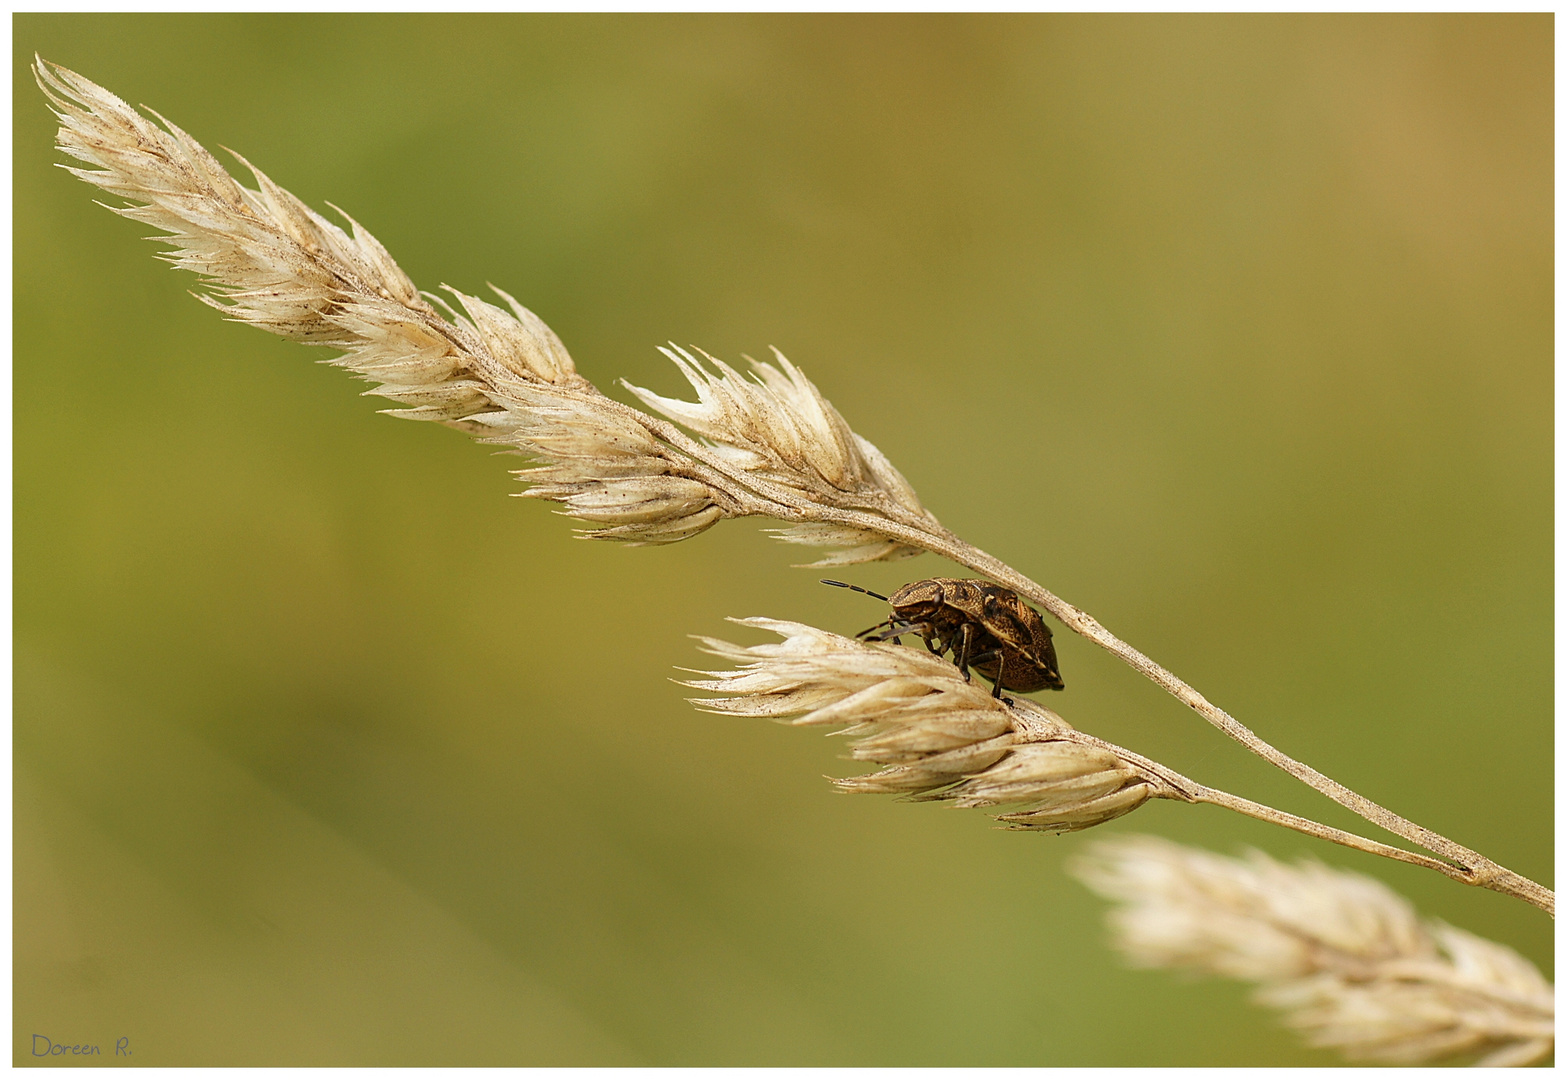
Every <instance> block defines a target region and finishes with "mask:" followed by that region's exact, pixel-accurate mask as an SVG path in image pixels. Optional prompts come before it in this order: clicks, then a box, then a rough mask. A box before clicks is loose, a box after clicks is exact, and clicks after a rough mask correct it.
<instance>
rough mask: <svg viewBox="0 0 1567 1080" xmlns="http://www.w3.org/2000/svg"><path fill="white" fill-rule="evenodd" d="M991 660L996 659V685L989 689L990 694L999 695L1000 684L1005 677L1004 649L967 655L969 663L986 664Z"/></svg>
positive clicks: (1005, 653) (1005, 657) (1005, 652)
mask: <svg viewBox="0 0 1567 1080" xmlns="http://www.w3.org/2000/svg"><path fill="white" fill-rule="evenodd" d="M992 660H994V661H996V686H995V689H994V690H992V691H991V695H990V696H991V697H1000V696H1001V684H1002V683H1003V682H1004V681H1005V680H1006V677H1007V651H1006V650H1005V649H992V650H991V651H990V652H986V653H980V654H978V655H977V656H971V657H969V663H971V664H988V663H990V661H992Z"/></svg>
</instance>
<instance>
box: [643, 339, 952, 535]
mask: <svg viewBox="0 0 1567 1080" xmlns="http://www.w3.org/2000/svg"><path fill="white" fill-rule="evenodd" d="M660 351H661V352H663V354H664V355H665V356H667V357H669V359H670V360H671V361H672V362H673V363H674V364H675V366H676V367H678V368H679V369H680V373H681V374H682V375H684V376H685V377H686V379H687V381H688V382H690V383H691V386H692V389H694V390H695V391H696V395H697V400H696V401H694V402H692V401H680V400H679V399H677V398H666V397H661V396H659V395H658V394H655V393H653V392H652V391H651V390H644V389H643V388H642V387H640V386H633V385H631V384H630V383H624V385H625V387H626V389H628V390H630V391H631V392H632V393H633V394H635V395H636V396H637V397H638V398H640V399H641V400H642V403H643V404H644V405H647V406H648V407H649V408H651V409H656V410H657V411H658V412H661V413H663V414H664V415H665V416H667V417H669V418H670V419H671V420H674V421H676V422H677V423H679V424H681V425H682V426H683V427H685V428H686V429H687V430H690V431H693V432H695V433H696V434H697V435H698V436H700V437H701V438H703V439H704V440H706V444H707V445H708V446H709V447H710V448H711V449H712V450H713V451H714V452H715V453H717V454H719V455H720V456H721V457H722V458H723V459H724V460H725V461H726V462H729V463H730V464H732V465H734V466H735V467H737V468H739V469H742V470H744V471H745V472H746V473H750V474H754V475H756V476H757V477H759V478H762V479H765V480H769V481H771V482H773V483H776V484H780V485H783V486H785V487H789V488H793V489H795V490H796V491H798V492H800V493H801V494H803V495H806V496H815V497H819V498H821V499H822V500H823V501H824V502H825V503H826V504H827V505H837V506H846V507H857V508H871V509H880V508H882V507H883V506H885V505H886V504H888V503H891V504H893V505H895V506H896V507H898V508H899V509H901V510H903V511H904V512H905V513H907V514H908V515H910V516H913V517H915V518H923V519H926V520H927V521H928V522H929V523H930V524H932V525H934V524H935V522H936V519H935V518H934V517H933V516H932V515H931V514H930V512H929V511H927V510H926V509H925V508H924V507H923V506H921V505H920V501H919V498H918V496H916V495H915V494H914V489H913V488H912V487H911V486H910V485H909V482H908V481H907V480H905V479H904V478H903V474H902V473H900V472H898V470H897V469H895V468H893V466H892V463H891V462H889V461H888V460H887V459H886V457H885V456H883V454H882V452H881V451H880V450H878V449H876V447H874V446H872V445H871V444H870V443H869V442H867V441H866V440H864V439H862V438H860V437H859V436H858V435H856V434H855V433H854V432H853V431H851V430H849V425H848V424H846V423H845V422H844V419H843V417H842V416H840V415H838V410H837V409H835V408H833V407H832V404H831V403H830V402H829V401H828V400H827V399H826V398H824V397H823V396H822V393H821V391H820V390H818V389H816V387H815V386H814V385H812V383H811V381H810V380H809V379H807V378H806V377H805V376H804V375H803V374H801V373H800V370H799V369H798V368H796V367H795V366H794V365H793V364H791V363H789V361H788V360H787V359H785V358H784V355H783V354H782V353H781V352H779V351H778V350H777V349H774V350H773V358H774V359H775V360H776V361H777V364H776V366H775V365H773V364H769V363H766V362H764V361H760V360H752V361H750V363H751V371H752V373H753V374H754V376H755V377H754V378H752V379H747V378H746V377H745V376H743V375H741V374H740V373H739V372H738V371H736V370H735V369H734V368H732V367H730V366H729V365H728V364H726V363H724V362H723V361H722V360H718V359H715V358H714V357H712V356H709V355H708V354H707V353H702V356H703V358H704V359H705V360H706V361H707V362H708V364H710V365H712V367H713V369H714V371H709V370H707V368H705V367H703V365H702V363H701V361H699V360H697V358H696V357H694V356H692V355H691V354H690V353H689V352H687V351H686V350H684V349H678V348H668V349H662V350H660ZM699 351H700V350H699ZM715 372H716V374H715ZM776 535H777V536H778V537H779V539H781V540H784V541H786V542H788V543H792V544H808V545H811V546H815V547H837V548H842V549H844V550H842V551H839V552H837V553H835V554H833V555H830V556H828V557H827V558H825V559H822V560H821V561H819V562H816V563H812V564H811V565H813V566H841V565H844V564H846V563H858V562H872V561H876V560H886V559H899V558H905V557H907V556H910V555H918V554H919V553H920V551H921V550H922V549H920V548H917V547H913V546H910V545H908V544H899V543H896V542H894V541H892V540H889V539H887V538H886V537H885V536H882V535H880V534H878V533H874V532H869V531H867V530H864V529H855V528H850V527H848V526H844V525H835V524H827V523H822V522H813V523H808V524H803V525H796V526H794V527H792V528H788V529H780V530H777V533H776Z"/></svg>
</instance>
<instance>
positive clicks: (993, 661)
mask: <svg viewBox="0 0 1567 1080" xmlns="http://www.w3.org/2000/svg"><path fill="white" fill-rule="evenodd" d="M826 584H828V585H838V586H841V587H843V588H846V589H854V590H855V591H856V592H863V593H866V595H868V596H874V597H876V598H877V599H878V600H886V601H887V602H888V603H890V604H891V605H892V618H890V619H888V620H887V621H886V622H882V623H877V624H876V625H875V626H873V627H871V628H870V629H868V630H865V631H862V632H861V633H860V635H859V636H860V637H862V638H866V639H867V640H870V641H887V640H888V639H891V638H898V637H901V636H902V635H904V634H918V635H919V636H920V637H921V638H922V639H924V641H925V647H926V648H927V649H929V650H930V651H931V652H933V653H936V654H937V655H945V654H946V653H949V652H950V653H951V654H952V659H953V663H955V664H957V666H958V668H959V669H960V670H961V671H962V672H963V674H964V677H965V678H966V677H967V676H968V669H969V668H970V667H972V668H973V669H974V670H975V671H978V672H979V673H980V674H981V675H983V676H985V678H987V679H989V680H990V681H991V682H992V683H994V684H995V687H996V694H997V696H1000V694H1001V691H1002V690H1016V691H1018V692H1019V693H1024V694H1027V693H1031V692H1032V691H1035V690H1061V689H1064V688H1065V686H1066V684H1065V683H1063V682H1062V681H1061V673H1060V671H1059V670H1058V669H1057V668H1056V650H1055V645H1054V644H1052V643H1051V640H1050V628H1049V627H1048V626H1046V625H1045V620H1044V619H1042V618H1041V617H1040V615H1039V612H1037V611H1035V610H1034V609H1033V608H1031V607H1029V606H1028V605H1027V604H1025V603H1024V602H1023V600H1022V598H1021V597H1020V596H1018V594H1017V593H1015V592H1013V591H1012V590H1011V589H1008V588H1006V587H1005V586H1002V585H996V584H993V583H991V582H989V581H976V580H972V579H968V578H927V579H926V580H924V581H915V582H911V583H909V584H908V585H905V586H904V587H903V588H901V589H899V590H898V591H897V592H895V593H893V594H892V596H890V597H884V596H882V595H880V594H879V593H873V592H870V591H869V590H868V589H861V588H860V587H859V586H857V585H846V584H844V583H843V582H841V581H829V582H826Z"/></svg>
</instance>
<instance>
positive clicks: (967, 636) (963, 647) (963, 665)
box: [952, 622, 974, 682]
mask: <svg viewBox="0 0 1567 1080" xmlns="http://www.w3.org/2000/svg"><path fill="white" fill-rule="evenodd" d="M958 636H959V637H961V638H962V639H963V640H962V641H960V642H959V643H958V648H957V653H956V655H954V657H953V659H952V662H953V663H954V664H956V665H957V666H958V670H959V671H961V672H962V673H963V680H964V681H965V682H973V681H974V680H973V679H972V678H970V677H969V673H968V666H969V659H970V657H969V653H970V652H972V651H973V648H974V624H973V623H967V622H966V623H964V624H963V626H962V628H961V629H960V630H959V631H958Z"/></svg>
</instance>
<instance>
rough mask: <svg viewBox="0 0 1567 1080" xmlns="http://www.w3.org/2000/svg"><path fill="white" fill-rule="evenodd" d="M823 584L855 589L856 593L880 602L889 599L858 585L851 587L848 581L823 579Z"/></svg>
mask: <svg viewBox="0 0 1567 1080" xmlns="http://www.w3.org/2000/svg"><path fill="white" fill-rule="evenodd" d="M822 584H823V585H836V586H838V588H840V589H853V590H854V591H855V592H862V593H864V594H865V595H866V596H874V597H875V598H876V599H878V600H886V599H887V598H886V597H885V596H883V595H882V594H881V593H879V592H871V591H870V590H869V589H862V588H860V587H859V586H858V585H850V584H849V583H848V582H846V581H828V580H827V579H826V578H822Z"/></svg>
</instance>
